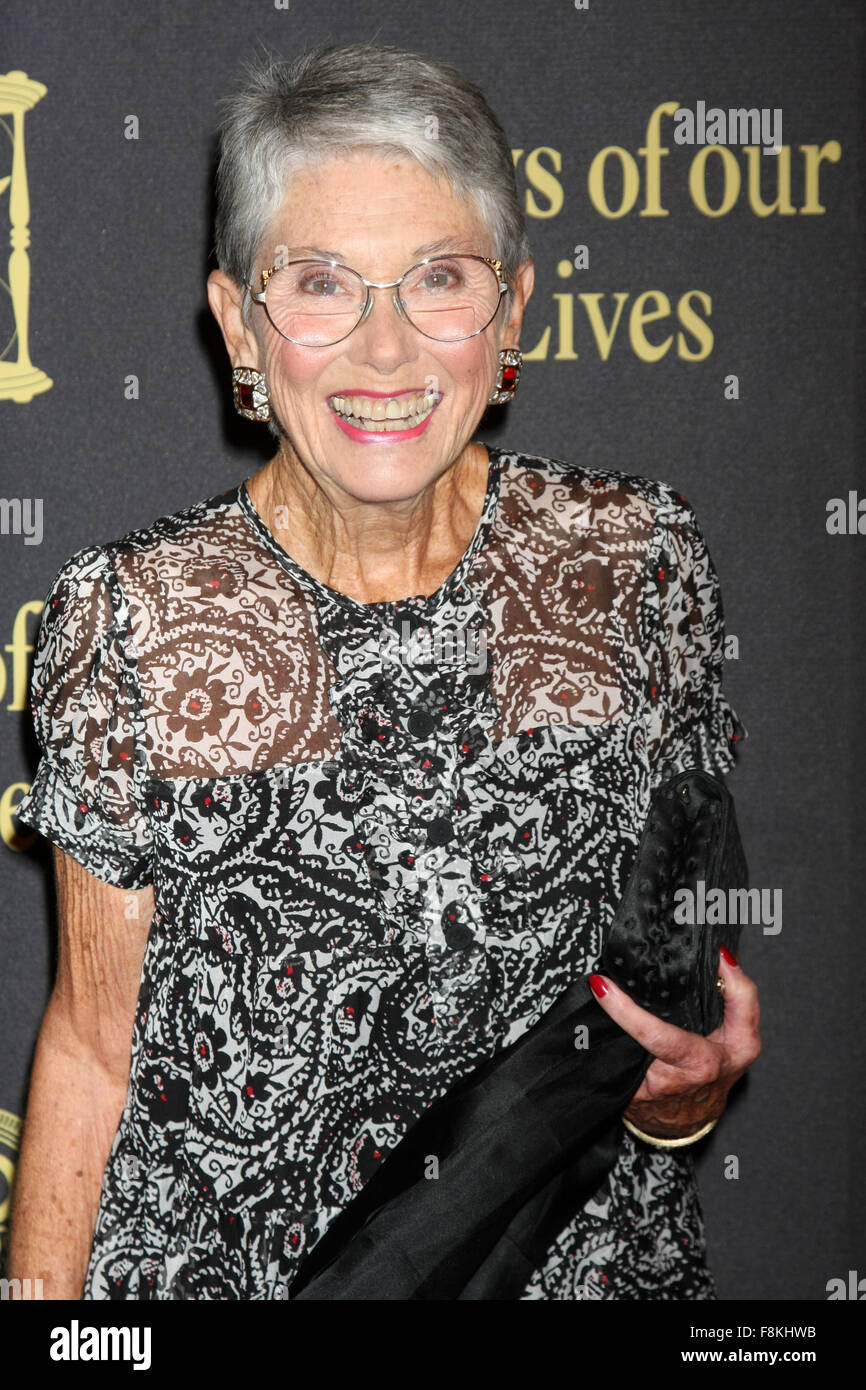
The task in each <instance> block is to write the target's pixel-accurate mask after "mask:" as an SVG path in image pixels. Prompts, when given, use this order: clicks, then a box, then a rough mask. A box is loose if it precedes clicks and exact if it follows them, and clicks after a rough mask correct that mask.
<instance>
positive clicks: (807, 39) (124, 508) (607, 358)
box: [0, 0, 866, 1300]
mask: <svg viewBox="0 0 866 1390" xmlns="http://www.w3.org/2000/svg"><path fill="white" fill-rule="evenodd" d="M325 40H331V41H346V42H348V41H353V40H365V41H373V42H381V43H393V44H397V45H399V46H401V47H406V48H410V49H414V50H416V51H420V52H424V53H429V54H431V55H432V56H435V57H437V58H441V59H444V60H446V61H450V62H452V63H454V64H456V65H457V66H458V67H460V68H461V69H462V70H464V71H465V72H466V73H467V74H468V75H469V76H471V77H472V78H473V79H475V80H476V81H478V82H479V83H480V84H481V86H482V87H483V88H484V90H485V91H486V93H487V95H488V97H489V98H490V100H491V103H492V105H493V107H494V109H495V110H496V111H497V113H498V114H499V116H500V119H501V120H502V122H503V125H504V127H505V129H506V132H507V134H508V137H509V140H510V142H511V145H512V148H513V154H514V164H515V168H516V171H517V179H518V183H519V187H520V190H521V196H522V197H523V199H524V203H525V210H526V214H527V220H528V230H529V235H530V239H531V243H532V248H533V254H534V259H535V264H536V275H537V279H536V290H535V295H534V298H533V300H532V302H531V304H530V306H529V311H528V317H527V321H526V324H525V331H524V336H523V342H522V346H523V349H524V353H525V367H524V371H523V379H522V381H521V386H520V390H519V393H518V395H517V397H516V399H515V401H514V402H513V403H512V404H511V405H510V406H509V408H508V410H507V411H505V412H502V411H500V412H499V413H498V414H497V416H496V418H495V419H490V420H489V421H487V422H486V423H485V425H484V427H483V428H482V429H481V431H480V437H481V438H482V439H484V440H486V441H487V442H490V443H498V444H503V445H507V446H509V447H513V448H517V449H523V450H526V451H527V452H529V453H533V454H536V455H544V456H552V457H557V458H564V459H571V460H575V461H577V462H581V463H585V462H591V463H592V465H593V466H596V467H599V468H615V469H623V470H626V471H629V472H633V473H639V474H643V475H648V476H650V477H654V478H661V479H664V480H666V481H668V482H670V483H673V484H675V485H676V487H677V489H678V491H681V492H682V493H683V494H684V495H685V496H686V497H687V498H688V499H689V501H690V503H691V504H692V506H693V507H694V508H695V510H696V512H697V515H698V519H699V521H700V523H701V525H702V528H703V531H704V534H705V536H706V538H707V540H708V543H709V546H710V551H711V553H712V556H713V560H714V562H715V565H716V568H717V570H718V572H719V575H720V578H721V584H722V594H723V598H724V607H725V616H726V625H727V645H726V652H725V655H726V693H727V695H728V697H729V699H730V700H731V702H732V703H733V705H734V707H735V708H736V710H737V712H738V714H739V715H740V717H741V719H742V720H743V722H744V724H745V726H746V728H747V730H748V734H749V737H748V739H747V740H746V741H745V743H744V744H743V746H742V749H741V755H740V758H739V761H738V766H737V769H736V771H735V772H734V773H733V774H732V776H731V778H730V786H731V788H732V790H733V792H734V795H735V798H736V802H737V807H738V815H739V819H740V824H741V829H742V833H743V838H744V841H745V845H746V849H747V853H748V858H749V864H750V870H751V882H752V885H753V887H754V888H755V889H757V890H759V891H758V892H757V893H756V894H753V895H752V898H751V899H750V908H749V911H750V914H751V915H750V919H749V920H748V921H747V922H746V923H745V924H744V926H743V952H744V964H745V965H746V966H747V968H748V970H749V973H750V974H751V975H752V976H753V977H754V978H755V979H756V980H757V981H758V984H759V986H760V989H761V998H762V1010H763V1013H762V1033H763V1037H764V1053H763V1055H762V1057H761V1058H760V1060H759V1062H758V1063H757V1064H756V1065H755V1067H754V1068H753V1070H752V1072H751V1074H750V1075H749V1077H748V1078H747V1080H746V1081H745V1082H744V1083H743V1084H742V1085H741V1086H740V1087H739V1088H738V1090H737V1092H736V1093H735V1095H734V1097H733V1098H732V1101H731V1105H730V1107H729V1110H728V1112H727V1115H726V1117H725V1119H724V1120H723V1122H722V1123H721V1124H720V1125H719V1126H718V1127H717V1129H716V1130H715V1132H714V1133H713V1134H712V1136H711V1137H710V1139H709V1140H708V1141H707V1142H706V1144H705V1145H704V1146H703V1147H702V1150H701V1153H700V1157H699V1159H698V1166H699V1175H700V1184H701V1191H702V1195H703V1202H704V1208H705V1213H706V1219H707V1227H708V1236H709V1243H710V1255H711V1263H712V1266H713V1269H714V1271H715V1274H716V1278H717V1282H718V1286H719V1292H720V1295H721V1297H722V1298H724V1299H738V1298H744V1299H750V1300H774V1299H787V1298H793V1299H804V1300H823V1299H827V1298H830V1297H834V1298H836V1297H858V1296H860V1297H862V1296H863V1295H862V1294H858V1289H859V1287H860V1285H859V1278H860V1274H859V1271H860V1270H862V1273H863V1274H864V1275H866V1246H864V1243H863V1215H862V1202H861V1201H858V1200H856V1194H857V1192H858V1183H859V1178H860V1175H861V1173H862V1165H863V1159H864V1150H863V1142H862V1140H863V1134H862V1128H861V1126H862V1118H861V1117H862V1102H861V1086H860V1077H861V1075H862V1067H863V1060H864V1059H863V1034H862V1025H861V1019H862V1015H863V1004H862V995H863V981H864V978H866V974H864V965H866V962H864V958H863V946H862V940H863V915H862V914H863V909H862V898H863V874H862V869H863V863H862V860H863V848H862V846H863V843H864V828H866V827H864V817H863V812H862V799H863V798H862V792H861V789H862V785H863V773H864V756H863V747H864V735H863V729H864V708H863V700H862V690H863V683H864V674H866V672H864V659H863V650H864V624H863V617H862V613H863V599H864V597H866V594H864V584H863V556H864V551H866V477H864V470H863V464H862V458H863V442H864V440H863V434H864V430H863V399H864V393H863V341H862V323H863V304H864V297H863V290H864V275H863V251H862V245H863V211H864V207H863V190H864V180H863V169H864V162H863V148H862V133H863V129H864V103H863V91H862V85H861V81H862V66H863V53H864V16H863V11H862V6H861V5H860V4H859V3H857V2H856V0H851V3H829V4H823V5H815V4H812V3H801V2H800V0H734V2H733V3H729V4H726V5H724V6H722V5H716V4H710V3H703V2H702V0H698V3H691V4H683V3H673V2H672V0H652V2H651V3H647V2H646V0H586V3H574V0H533V3H524V4H521V3H513V2H512V0H496V3H493V0H476V2H475V3H473V4H472V5H466V4H458V3H447V2H444V3H440V4H438V5H436V6H430V5H428V4H424V3H421V2H420V0H401V2H400V3H397V0H366V3H364V4H348V3H347V2H346V0H317V3H316V4H315V5H312V4H307V3H305V2H304V0H285V3H280V2H279V0H277V3H274V0H244V3H230V0H206V3H205V0H190V2H189V3H184V0H173V3H167V2H166V0H152V3H149V4H147V5H126V4H120V3H108V0H89V3H72V4H68V3H59V2H58V3H44V2H43V0H27V3H23V0H21V2H20V0H6V3H5V4H4V6H3V9H2V13H0V457H2V487H0V493H2V496H0V564H2V576H3V579H2V587H0V699H2V705H0V837H2V843H0V903H2V930H0V1239H2V1238H3V1234H4V1233H5V1228H6V1225H7V1222H8V1215H9V1209H10V1202H9V1197H10V1191H11V1189H12V1186H13V1184H14V1173H15V1162H16V1154H17V1151H18V1146H19V1141H20V1134H21V1127H22V1121H23V1116H24V1113H25V1107H26V1094H27V1084H28V1074H29V1069H30V1066H31V1063H32V1057H33V1049H34V1044H35V1040H36V1037H37V1033H38V1029H39V1024H40V1019H41V1014H42V1011H43V1009H44V1006H45V1003H46V999H47V997H48V993H49V991H50V988H51V983H52V978H53V970H54V964H55V953H56V929H55V924H54V901H53V886H52V880H51V868H50V854H49V850H48V847H47V846H46V844H45V842H44V841H41V840H37V839H36V838H35V837H34V836H33V835H32V834H30V833H29V832H28V831H27V830H26V828H25V827H24V826H23V825H22V824H20V823H19V821H18V819H17V816H16V808H17V807H18V805H19V803H20V801H21V799H22V797H23V795H24V793H25V791H26V790H27V787H28V784H29V782H30V779H31V777H32V775H33V772H34V769H35V765H36V756H37V754H36V746H35V741H34V738H33V732H32V728H31V723H30V716H29V712H28V685H29V678H30V668H31V662H32V652H33V644H34V639H35V635H36V633H37V630H38V625H39V619H40V613H41V609H42V604H43V601H44V599H45V595H46V593H47V590H48V588H49V585H50V583H51V581H52V579H53V577H54V575H55V573H56V571H57V569H58V568H59V566H60V565H61V563H62V562H63V561H64V560H65V559H66V558H67V557H68V556H70V555H71V554H72V553H73V552H74V551H75V550H77V549H79V548H80V547H82V546H84V545H86V544H89V543H93V542H97V543H98V542H103V541H108V540H112V539H115V538H117V537H119V536H121V535H123V534H124V533H125V532H126V531H128V530H129V529H131V528H133V527H137V526H143V525H146V524H147V523H149V522H150V521H152V520H153V519H154V518H155V517H157V516H159V515H164V514H166V513H169V512H172V511H174V510H176V509H178V508H180V507H182V506H185V505H187V504H189V503H192V502H195V501H198V500H200V499H203V498H205V497H210V496H213V495H214V494H216V493H218V492H220V491H222V490H224V489H226V488H228V487H230V486H232V485H234V484H236V483H237V482H238V481H239V480H240V479H241V478H243V477H246V476H248V475H249V474H250V473H252V472H253V471H254V470H255V469H256V468H257V467H259V466H260V464H261V462H262V461H263V460H264V459H265V458H267V457H268V456H269V453H270V451H271V450H270V444H271V441H270V437H269V436H268V435H267V433H266V432H265V430H264V428H263V427H260V426H253V425H247V424H245V423H244V422H242V421H241V420H239V419H238V418H237V417H236V416H235V415H234V413H233V410H232V405H231V391H230V381H229V372H228V368H227V363H226V360H225V357H224V352H223V348H222V344H221V340H220V339H219V338H218V336H217V332H216V328H215V325H214V324H213V322H212V320H211V317H210V314H209V310H208V308H207V303H206V299H205V279H206V276H207V273H208V270H209V269H210V268H211V266H212V265H213V261H212V259H211V252H212V224H211V219H212V174H213V161H214V152H215V129H216V124H217V120H218V109H217V103H218V101H219V99H220V98H221V97H222V96H224V95H225V94H226V92H227V91H228V90H229V89H230V87H231V85H232V84H233V82H234V81H235V80H236V78H237V75H238V68H239V63H240V61H241V60H242V59H243V58H245V57H248V56H252V55H253V53H254V52H255V51H256V50H257V48H258V46H259V44H260V43H265V44H266V45H268V46H269V47H270V48H272V49H275V50H276V51H277V52H279V53H281V54H284V55H285V56H291V55H293V54H295V53H297V52H298V51H299V50H300V49H302V48H303V47H305V46H307V45H309V44H311V43H317V42H322V41H325ZM4 245H5V249H4ZM863 1287H864V1288H866V1285H864V1286H863ZM852 1290H853V1293H852Z"/></svg>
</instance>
